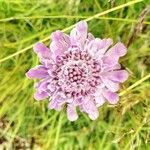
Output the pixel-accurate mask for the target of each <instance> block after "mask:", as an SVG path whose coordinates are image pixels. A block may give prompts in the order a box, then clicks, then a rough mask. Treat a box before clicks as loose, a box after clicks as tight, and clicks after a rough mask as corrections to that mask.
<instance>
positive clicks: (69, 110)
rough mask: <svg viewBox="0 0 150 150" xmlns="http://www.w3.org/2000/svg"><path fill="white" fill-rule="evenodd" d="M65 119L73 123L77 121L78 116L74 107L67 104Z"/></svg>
mask: <svg viewBox="0 0 150 150" xmlns="http://www.w3.org/2000/svg"><path fill="white" fill-rule="evenodd" d="M67 117H68V119H69V120H70V121H75V120H77V119H78V114H77V111H76V108H75V106H73V105H71V104H68V105H67Z"/></svg>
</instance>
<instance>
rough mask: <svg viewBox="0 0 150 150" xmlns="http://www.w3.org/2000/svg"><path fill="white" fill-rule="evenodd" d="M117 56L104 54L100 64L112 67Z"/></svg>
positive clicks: (116, 60) (116, 62)
mask: <svg viewBox="0 0 150 150" xmlns="http://www.w3.org/2000/svg"><path fill="white" fill-rule="evenodd" d="M118 60H119V57H115V56H104V57H102V62H103V63H102V66H103V67H105V68H112V67H114V66H116V65H117V64H118Z"/></svg>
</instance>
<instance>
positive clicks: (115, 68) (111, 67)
mask: <svg viewBox="0 0 150 150" xmlns="http://www.w3.org/2000/svg"><path fill="white" fill-rule="evenodd" d="M118 69H121V65H120V64H116V65H112V66H111V65H110V66H107V67H106V66H105V68H104V72H108V71H113V70H118Z"/></svg>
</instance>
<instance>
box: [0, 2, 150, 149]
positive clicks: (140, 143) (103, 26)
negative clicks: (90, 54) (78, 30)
mask: <svg viewBox="0 0 150 150" xmlns="http://www.w3.org/2000/svg"><path fill="white" fill-rule="evenodd" d="M139 1H140V2H139ZM132 2H133V3H134V2H137V3H134V4H132ZM124 4H125V5H126V4H128V6H127V7H125V5H124ZM120 6H121V7H122V8H120ZM114 8H118V9H116V10H115V9H114ZM106 10H109V11H111V12H110V13H108V12H106V13H105V15H102V16H100V17H96V18H95V17H94V15H95V14H98V13H102V12H104V11H106ZM89 17H92V19H91V20H90V21H89V22H88V25H89V31H90V32H92V33H93V34H94V35H95V36H96V37H100V38H108V37H110V38H112V39H113V40H114V43H116V42H117V41H120V40H121V41H122V42H123V43H125V45H127V47H128V54H127V55H126V56H125V57H123V58H121V60H120V62H121V63H122V64H123V66H124V67H126V69H127V70H128V71H129V74H130V77H129V79H128V81H126V82H125V83H124V84H123V85H122V89H121V91H124V90H126V89H127V88H128V87H129V86H131V85H133V84H134V83H137V82H138V81H141V80H140V79H142V78H143V77H144V76H146V75H148V74H150V0H133V1H132V0H131V1H130V0H109V1H108V0H42V1H41V0H0V150H1V149H2V150H3V149H6V150H30V149H33V150H53V149H54V150H55V149H58V150H149V149H150V80H149V79H148V80H145V81H143V82H141V84H139V85H138V86H136V87H135V88H133V89H131V90H129V91H128V92H126V93H125V94H124V95H122V96H121V97H120V101H119V103H118V104H117V105H115V106H111V105H108V104H105V105H103V106H102V107H100V108H99V111H100V116H99V118H98V119H97V120H96V121H91V120H90V119H89V118H88V117H87V115H85V114H83V113H81V112H79V119H78V120H77V121H76V122H69V121H68V120H67V117H66V112H65V110H64V111H62V112H56V111H53V110H52V111H50V110H48V109H47V103H48V100H45V101H42V102H37V101H35V100H34V99H33V93H34V87H33V84H34V82H33V81H31V80H28V79H27V78H26V77H25V73H26V72H27V70H28V69H29V68H31V67H33V66H35V65H36V64H38V58H37V56H36V55H35V53H34V52H33V50H32V45H33V44H34V43H35V42H37V41H39V40H43V39H44V43H45V44H46V45H47V46H48V45H49V44H50V40H49V37H50V34H51V32H53V31H55V30H58V29H60V30H61V29H65V28H67V27H70V26H71V25H73V24H75V23H76V22H78V21H79V20H82V19H86V18H89ZM66 33H69V30H67V31H66ZM45 38H46V40H45Z"/></svg>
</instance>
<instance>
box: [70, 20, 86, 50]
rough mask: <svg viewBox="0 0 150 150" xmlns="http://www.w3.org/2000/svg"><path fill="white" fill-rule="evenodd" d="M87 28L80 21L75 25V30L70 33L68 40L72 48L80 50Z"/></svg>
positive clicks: (84, 23) (83, 22)
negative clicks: (77, 47)
mask: <svg viewBox="0 0 150 150" xmlns="http://www.w3.org/2000/svg"><path fill="white" fill-rule="evenodd" d="M87 30H88V26H87V23H86V22H85V21H80V22H78V23H77V24H76V26H75V28H73V29H72V31H71V32H70V39H71V45H72V46H79V47H80V48H81V49H83V47H84V43H85V41H86V38H87Z"/></svg>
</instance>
